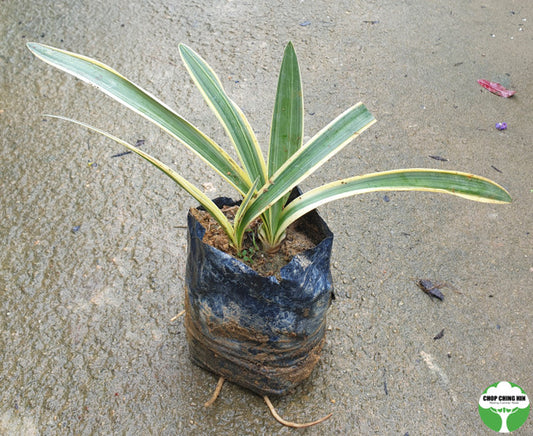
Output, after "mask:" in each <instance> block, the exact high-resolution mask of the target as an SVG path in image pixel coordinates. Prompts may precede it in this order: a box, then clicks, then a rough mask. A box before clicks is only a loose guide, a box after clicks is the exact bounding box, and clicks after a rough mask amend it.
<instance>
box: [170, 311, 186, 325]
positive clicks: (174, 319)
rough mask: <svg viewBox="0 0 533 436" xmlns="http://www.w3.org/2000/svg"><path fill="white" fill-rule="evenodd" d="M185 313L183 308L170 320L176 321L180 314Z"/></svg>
mask: <svg viewBox="0 0 533 436" xmlns="http://www.w3.org/2000/svg"><path fill="white" fill-rule="evenodd" d="M184 313H185V311H184V310H182V311H181V312H180V313H178V314H177V315H176V316H173V317H172V318H171V319H170V322H174V321H176V320H177V319H178V318H179V317H180V316H182V315H183V314H184Z"/></svg>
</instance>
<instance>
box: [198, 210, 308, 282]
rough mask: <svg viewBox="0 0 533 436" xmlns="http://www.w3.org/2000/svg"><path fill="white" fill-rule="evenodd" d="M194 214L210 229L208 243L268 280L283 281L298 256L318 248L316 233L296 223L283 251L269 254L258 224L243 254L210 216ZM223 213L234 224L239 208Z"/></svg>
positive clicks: (284, 241)
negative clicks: (284, 270)
mask: <svg viewBox="0 0 533 436" xmlns="http://www.w3.org/2000/svg"><path fill="white" fill-rule="evenodd" d="M190 212H191V213H192V214H193V216H194V217H195V218H196V219H197V220H198V222H199V223H200V224H201V225H202V227H204V229H206V232H205V234H204V237H203V241H204V242H205V243H207V244H209V245H211V246H213V247H215V248H217V249H219V250H221V251H223V252H225V253H227V254H229V255H231V256H233V257H235V258H237V259H239V260H241V261H242V262H244V263H245V264H247V265H248V266H249V267H250V268H252V269H253V270H255V271H256V272H258V273H259V274H260V275H262V276H265V277H267V276H275V277H277V278H278V280H280V279H281V277H280V270H281V268H283V267H284V266H285V265H287V264H288V263H289V262H290V261H291V259H292V258H293V257H294V256H295V255H297V254H299V253H302V252H304V251H305V250H309V249H310V248H313V247H314V246H315V245H316V243H315V242H314V241H313V237H312V235H313V233H312V229H309V228H302V226H301V225H299V223H298V222H296V223H294V224H293V225H291V226H289V227H288V228H287V232H286V237H285V239H284V240H283V241H282V243H281V245H280V246H279V248H278V249H277V250H275V251H274V252H273V253H272V252H267V251H265V250H264V249H263V248H262V244H261V241H260V240H259V236H257V231H258V229H259V226H260V225H261V224H260V221H259V220H256V221H255V222H254V223H252V225H251V226H250V228H249V229H248V230H247V232H246V234H245V239H244V243H243V248H242V250H241V252H240V253H239V252H237V250H236V249H235V248H234V247H233V246H232V245H231V244H230V240H229V238H228V236H227V234H226V233H225V232H224V230H223V229H222V228H221V227H220V225H219V224H218V223H217V222H216V221H215V219H214V218H213V217H212V216H211V215H210V214H209V213H207V212H205V211H202V210H198V209H196V208H191V209H190ZM222 212H224V214H225V215H226V217H227V218H228V219H230V222H233V218H234V216H235V213H236V206H233V207H227V206H225V207H223V208H222Z"/></svg>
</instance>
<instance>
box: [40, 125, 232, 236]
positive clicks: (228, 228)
mask: <svg viewBox="0 0 533 436" xmlns="http://www.w3.org/2000/svg"><path fill="white" fill-rule="evenodd" d="M47 116H48V117H51V118H58V119H60V120H65V121H69V122H71V123H75V124H78V125H80V126H83V127H86V128H88V129H90V130H92V131H94V132H96V133H99V134H101V135H104V136H106V137H108V138H109V139H112V140H113V141H115V142H117V143H119V144H121V145H123V146H124V147H126V148H127V149H129V150H131V151H133V152H134V153H136V154H138V155H139V156H141V157H142V158H143V159H146V160H147V161H148V162H150V163H151V164H152V165H154V166H155V167H156V168H158V169H159V170H161V171H162V172H163V173H165V174H166V175H167V176H168V177H170V178H171V179H172V180H174V181H175V182H176V183H177V184H178V185H179V186H181V187H182V188H183V189H185V190H186V191H187V192H188V193H189V194H190V195H191V196H193V197H194V198H195V199H196V200H197V201H198V202H199V203H200V204H201V205H202V206H203V207H204V208H205V209H206V210H207V212H209V213H210V214H211V216H212V217H213V218H214V219H215V220H216V221H217V222H218V224H220V227H222V228H223V229H224V231H225V232H226V234H227V235H228V237H229V238H230V239H231V242H232V243H233V244H234V245H235V246H236V245H237V244H236V242H237V241H236V240H235V232H234V230H233V227H232V225H231V223H230V222H229V220H228V219H227V218H226V216H225V215H224V214H223V213H222V212H221V210H220V209H219V208H218V207H217V205H216V204H215V203H214V202H213V201H212V200H211V199H210V198H209V197H208V196H207V195H205V194H204V193H203V192H202V191H200V190H199V189H198V188H197V187H196V186H194V185H193V184H192V183H190V182H189V181H187V180H186V179H185V178H183V177H182V176H180V175H179V174H178V173H177V172H176V171H174V170H173V169H172V168H170V167H169V166H168V165H166V164H164V163H163V162H161V161H160V160H158V159H156V158H155V157H152V156H150V155H149V154H148V153H145V152H144V151H142V150H141V149H139V148H137V147H135V146H133V145H131V144H129V143H127V142H126V141H123V140H122V139H120V138H117V137H116V136H113V135H111V134H110V133H107V132H104V131H103V130H100V129H97V128H96V127H93V126H90V125H89V124H85V123H83V122H81V121H77V120H73V119H70V118H66V117H61V116H57V115H47Z"/></svg>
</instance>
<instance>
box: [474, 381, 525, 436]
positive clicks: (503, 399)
mask: <svg viewBox="0 0 533 436" xmlns="http://www.w3.org/2000/svg"><path fill="white" fill-rule="evenodd" d="M529 408H530V405H529V398H528V396H527V394H526V393H525V392H524V390H523V389H522V388H521V387H520V386H518V385H516V384H514V383H509V382H506V381H501V382H498V383H494V384H492V385H490V386H489V387H488V388H487V389H485V392H483V394H482V395H481V397H480V398H479V407H478V410H479V416H481V419H482V420H483V422H484V423H485V425H486V426H487V427H489V428H490V429H491V430H494V431H497V432H500V433H509V432H511V431H513V430H516V429H518V428H520V427H521V426H522V425H523V424H524V422H526V419H527V417H528V415H529Z"/></svg>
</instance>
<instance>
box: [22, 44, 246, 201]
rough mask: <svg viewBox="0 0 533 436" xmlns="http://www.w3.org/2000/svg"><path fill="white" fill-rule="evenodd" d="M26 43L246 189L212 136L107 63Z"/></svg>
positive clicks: (239, 172)
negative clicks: (158, 128)
mask: <svg viewBox="0 0 533 436" xmlns="http://www.w3.org/2000/svg"><path fill="white" fill-rule="evenodd" d="M27 46H28V48H29V49H30V51H31V52H32V53H33V54H34V55H35V56H37V57H38V58H39V59H41V60H43V61H44V62H46V63H48V64H50V65H52V66H54V67H56V68H58V69H60V70H63V71H65V72H67V73H69V74H72V75H73V76H75V77H77V78H79V79H81V80H83V81H84V82H87V83H90V84H91V85H94V86H95V87H97V88H98V89H100V90H101V91H102V92H104V93H105V94H107V95H109V96H110V97H112V98H113V99H115V100H116V101H118V102H120V103H121V104H123V105H124V106H126V107H128V108H130V109H131V110H133V111H134V112H136V113H138V114H140V115H142V116H143V117H145V118H146V119H148V120H149V121H151V122H152V123H154V124H156V125H157V126H159V127H160V128H162V129H163V130H164V131H166V132H167V133H169V134H170V135H171V136H173V137H174V138H176V139H178V140H179V141H181V142H182V143H184V144H185V145H186V146H188V147H189V148H191V149H192V150H193V151H194V152H196V153H197V154H198V155H199V156H200V157H201V158H202V159H203V160H204V161H205V162H207V163H208V164H209V165H210V166H212V167H213V168H214V169H215V170H216V171H217V172H218V173H219V174H220V175H222V176H223V177H224V178H225V179H226V180H227V181H228V182H229V183H231V184H232V185H233V186H234V187H235V188H236V189H237V190H238V191H239V192H240V193H241V194H242V195H245V193H246V192H248V189H249V187H250V184H251V182H250V180H249V178H248V177H247V175H246V174H245V173H244V172H243V170H242V169H241V168H240V167H239V165H238V164H237V163H236V162H235V161H234V160H233V159H232V158H231V157H230V156H229V155H228V154H227V153H226V152H225V151H224V150H223V149H222V148H221V147H219V146H218V145H217V144H216V143H215V142H214V141H213V140H212V139H210V138H209V137H207V136H206V135H204V134H203V133H202V132H200V131H199V130H198V129H197V128H196V127H194V126H193V125H192V124H190V123H189V122H188V121H186V120H185V119H183V118H182V117H181V116H179V115H178V114H176V113H175V112H174V111H172V110H171V109H170V108H169V107H168V106H166V105H165V104H164V103H162V102H160V101H159V100H157V99H156V98H155V97H154V96H152V95H151V94H149V93H148V92H147V91H145V90H143V89H142V88H140V87H139V86H137V85H135V84H134V83H132V82H131V81H129V80H128V79H126V78H125V77H124V76H122V75H121V74H119V73H118V72H116V71H114V70H113V69H111V68H110V67H108V66H107V65H104V64H102V63H101V62H98V61H96V60H94V59H91V58H88V57H86V56H82V55H79V54H76V53H71V52H68V51H65V50H60V49H57V48H53V47H49V46H46V45H43V44H38V43H33V42H32V43H28V44H27Z"/></svg>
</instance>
